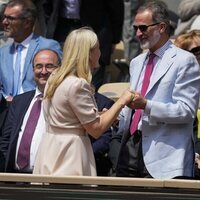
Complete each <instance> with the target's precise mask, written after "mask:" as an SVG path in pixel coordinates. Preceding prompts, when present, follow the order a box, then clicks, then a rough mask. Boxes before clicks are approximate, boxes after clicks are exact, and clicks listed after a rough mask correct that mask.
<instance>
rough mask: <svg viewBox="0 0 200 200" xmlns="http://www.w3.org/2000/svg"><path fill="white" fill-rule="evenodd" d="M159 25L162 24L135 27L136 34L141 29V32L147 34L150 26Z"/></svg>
mask: <svg viewBox="0 0 200 200" xmlns="http://www.w3.org/2000/svg"><path fill="white" fill-rule="evenodd" d="M157 24H160V22H158V23H155V24H150V25H139V26H135V25H133V28H134V29H135V32H137V30H138V29H140V31H141V32H145V31H147V29H148V28H149V27H150V26H155V25H157Z"/></svg>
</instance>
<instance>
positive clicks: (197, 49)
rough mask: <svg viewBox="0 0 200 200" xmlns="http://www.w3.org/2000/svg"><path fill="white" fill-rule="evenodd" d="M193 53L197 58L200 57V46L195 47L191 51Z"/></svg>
mask: <svg viewBox="0 0 200 200" xmlns="http://www.w3.org/2000/svg"><path fill="white" fill-rule="evenodd" d="M190 52H191V53H193V54H194V55H195V56H198V55H200V46H197V47H194V48H192V49H191V50H190Z"/></svg>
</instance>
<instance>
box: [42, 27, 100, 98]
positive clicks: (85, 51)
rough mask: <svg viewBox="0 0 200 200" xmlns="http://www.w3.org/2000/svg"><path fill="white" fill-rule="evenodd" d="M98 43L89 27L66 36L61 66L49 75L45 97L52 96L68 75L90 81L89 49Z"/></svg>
mask: <svg viewBox="0 0 200 200" xmlns="http://www.w3.org/2000/svg"><path fill="white" fill-rule="evenodd" d="M97 44H98V38H97V35H96V34H95V33H94V32H93V31H92V30H91V29H90V28H89V27H82V28H79V29H76V30H74V31H72V32H71V33H70V34H69V35H68V36H67V38H66V40H65V43H64V48H63V59H62V64H61V67H60V68H59V69H58V70H57V71H56V73H54V75H53V76H51V78H50V80H49V81H48V88H47V91H46V95H45V98H52V96H53V94H54V92H55V90H56V88H57V87H58V86H59V85H60V83H61V82H62V81H63V80H64V79H65V78H66V77H67V76H69V75H74V76H77V77H79V78H83V79H85V80H86V81H87V82H88V83H91V80H92V75H91V70H90V66H89V57H90V51H91V50H92V49H93V48H95V47H96V45H97Z"/></svg>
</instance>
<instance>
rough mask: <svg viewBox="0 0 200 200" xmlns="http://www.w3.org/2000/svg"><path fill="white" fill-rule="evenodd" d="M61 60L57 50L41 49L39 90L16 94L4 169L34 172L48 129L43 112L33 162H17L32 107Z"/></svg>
mask: <svg viewBox="0 0 200 200" xmlns="http://www.w3.org/2000/svg"><path fill="white" fill-rule="evenodd" d="M59 64H60V58H59V56H58V54H57V52H56V51H54V50H50V49H41V50H39V51H38V52H37V53H36V54H35V56H34V58H33V72H34V78H35V82H36V84H37V87H36V90H32V91H29V92H26V93H23V94H20V95H17V96H15V97H14V98H13V101H12V103H11V104H10V107H9V111H8V115H7V119H6V121H5V125H4V129H3V133H2V137H1V138H0V171H4V170H5V171H6V172H22V173H30V172H32V169H33V164H34V159H35V154H36V152H37V148H38V145H39V143H40V139H41V136H42V133H43V129H44V119H43V114H42V112H41V113H40V116H39V119H38V121H37V125H36V128H35V131H34V135H33V138H32V141H31V145H30V146H31V148H30V158H29V165H28V166H26V167H25V168H24V169H20V168H19V166H18V164H17V157H18V151H19V146H20V143H21V141H22V136H23V135H24V134H25V131H24V130H25V126H26V124H27V121H28V117H29V115H30V110H31V108H32V107H33V104H34V102H35V101H36V99H37V96H38V95H39V94H43V92H44V87H45V84H46V82H47V79H48V77H49V76H50V74H51V73H52V72H53V70H54V69H56V68H57V67H58V66H59Z"/></svg>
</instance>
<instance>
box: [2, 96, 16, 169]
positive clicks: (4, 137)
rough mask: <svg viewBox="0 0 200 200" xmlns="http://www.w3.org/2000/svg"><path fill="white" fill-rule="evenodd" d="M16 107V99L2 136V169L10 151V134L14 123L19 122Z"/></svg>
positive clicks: (9, 112) (10, 109)
mask: <svg viewBox="0 0 200 200" xmlns="http://www.w3.org/2000/svg"><path fill="white" fill-rule="evenodd" d="M14 107H15V101H14V100H13V102H12V103H11V104H10V106H9V110H8V115H7V117H6V120H5V124H4V127H3V130H2V136H1V137H0V171H4V170H5V161H6V155H7V152H8V147H9V142H10V136H11V132H12V127H13V123H18V119H14V118H13V116H14Z"/></svg>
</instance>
